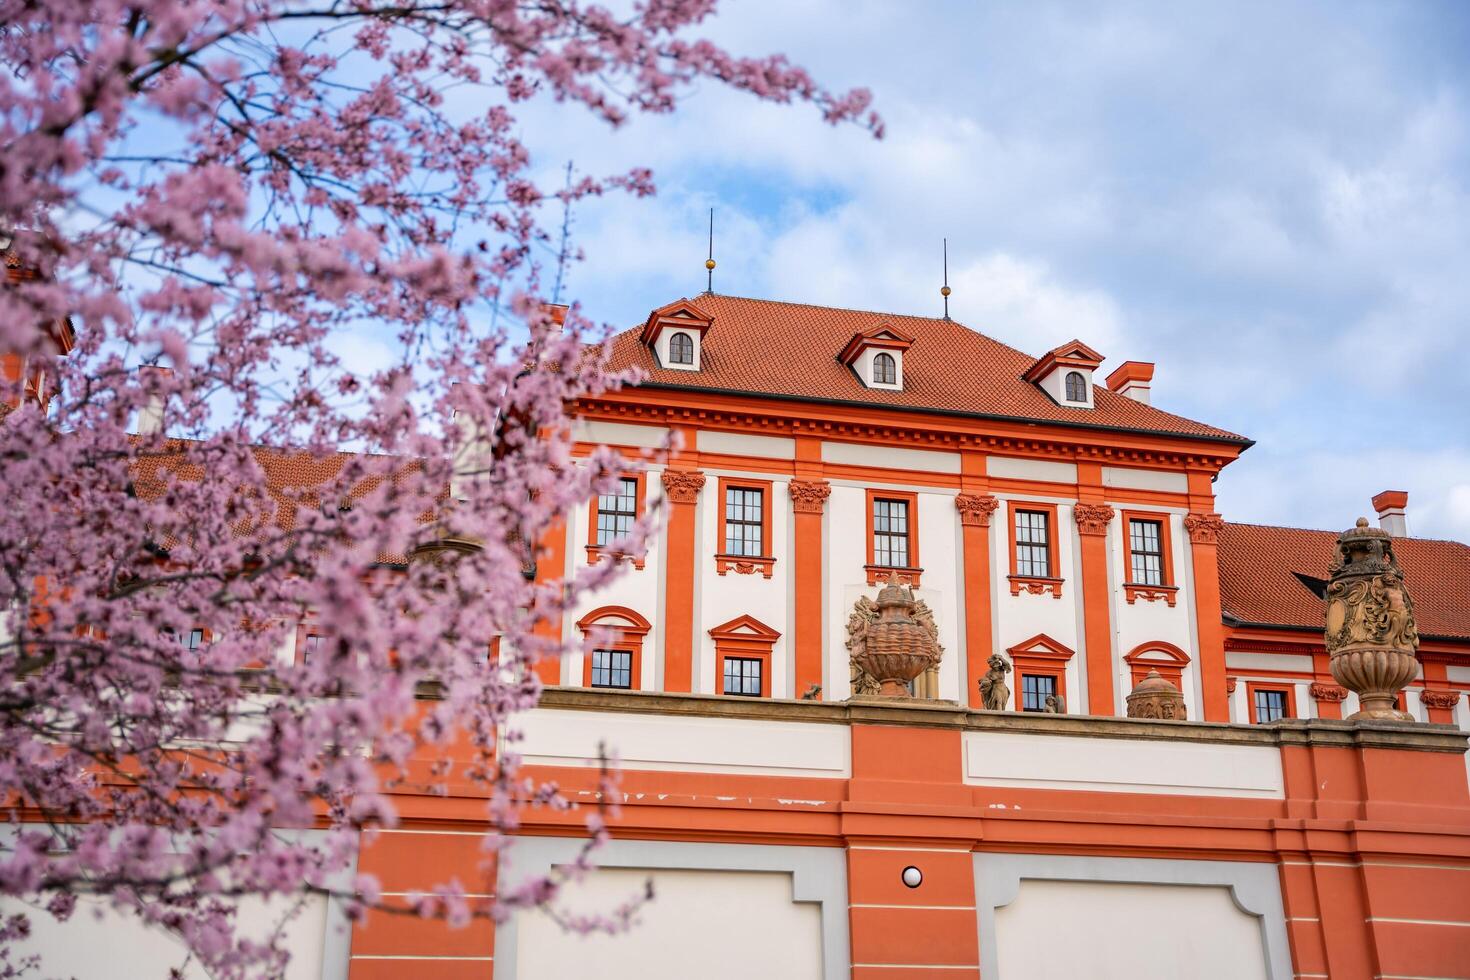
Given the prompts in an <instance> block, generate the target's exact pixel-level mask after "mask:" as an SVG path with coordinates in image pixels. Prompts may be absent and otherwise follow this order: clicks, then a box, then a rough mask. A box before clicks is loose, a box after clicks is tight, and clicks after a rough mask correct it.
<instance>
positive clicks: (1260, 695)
mask: <svg viewBox="0 0 1470 980" xmlns="http://www.w3.org/2000/svg"><path fill="white" fill-rule="evenodd" d="M1285 717H1287V713H1286V692H1285V691H1269V690H1262V689H1261V688H1256V724H1258V725H1264V724H1265V723H1266V722H1268V721H1275V720H1276V719H1278V718H1285Z"/></svg>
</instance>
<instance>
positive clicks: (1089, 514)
mask: <svg viewBox="0 0 1470 980" xmlns="http://www.w3.org/2000/svg"><path fill="white" fill-rule="evenodd" d="M1116 513H1117V511H1115V510H1113V508H1112V507H1110V506H1109V505H1107V504H1078V505H1077V506H1075V507H1073V508H1072V518H1073V520H1075V521H1076V522H1077V531H1078V532H1079V533H1081V534H1094V535H1096V534H1107V533H1108V525H1109V524H1111V523H1112V522H1113V516H1114V515H1115V514H1116Z"/></svg>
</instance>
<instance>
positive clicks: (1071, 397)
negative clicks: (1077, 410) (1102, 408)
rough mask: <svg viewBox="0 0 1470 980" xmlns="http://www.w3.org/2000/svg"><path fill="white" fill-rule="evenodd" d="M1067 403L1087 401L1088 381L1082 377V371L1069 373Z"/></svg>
mask: <svg viewBox="0 0 1470 980" xmlns="http://www.w3.org/2000/svg"><path fill="white" fill-rule="evenodd" d="M1067 401H1069V402H1085V401H1087V379H1086V378H1084V377H1083V376H1082V372H1081V371H1068V372H1067Z"/></svg>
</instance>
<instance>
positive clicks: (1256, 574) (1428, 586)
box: [1219, 523, 1470, 640]
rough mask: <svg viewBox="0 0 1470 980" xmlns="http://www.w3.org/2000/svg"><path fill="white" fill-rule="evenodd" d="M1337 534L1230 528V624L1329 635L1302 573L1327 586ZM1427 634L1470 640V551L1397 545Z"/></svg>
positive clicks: (1225, 568) (1226, 556)
mask: <svg viewBox="0 0 1470 980" xmlns="http://www.w3.org/2000/svg"><path fill="white" fill-rule="evenodd" d="M1338 533H1339V532H1337V531H1309V530H1306V529H1304V528H1296V527H1265V526H1262V525H1259V524H1229V523H1227V524H1226V525H1225V527H1224V528H1223V529H1222V530H1221V531H1220V548H1219V563H1220V605H1221V606H1222V608H1223V611H1224V613H1225V616H1226V618H1227V619H1235V620H1237V621H1240V622H1242V623H1251V624H1264V625H1272V626H1296V627H1311V628H1313V629H1321V628H1322V615H1323V611H1324V609H1323V603H1322V600H1321V599H1319V598H1317V596H1315V595H1313V594H1312V591H1311V590H1310V589H1308V588H1307V586H1306V585H1304V584H1303V583H1302V581H1301V580H1300V579H1299V578H1297V577H1296V574H1294V573H1298V572H1299V573H1301V574H1302V575H1308V576H1311V577H1312V578H1314V579H1326V578H1327V566H1328V564H1329V563H1330V562H1331V561H1332V557H1333V555H1334V554H1335V553H1336V549H1337V535H1338ZM1393 549H1394V554H1396V555H1397V556H1398V559H1399V566H1400V567H1401V568H1402V569H1403V571H1404V582H1405V583H1406V584H1407V585H1408V587H1409V594H1410V595H1411V596H1413V599H1414V612H1415V615H1416V617H1417V619H1418V622H1419V633H1420V635H1421V636H1425V637H1440V638H1452V639H1462V640H1470V545H1465V544H1461V543H1460V542H1458V541H1437V540H1434V539H1431V538H1395V539H1394V543H1393Z"/></svg>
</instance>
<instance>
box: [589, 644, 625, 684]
mask: <svg viewBox="0 0 1470 980" xmlns="http://www.w3.org/2000/svg"><path fill="white" fill-rule="evenodd" d="M592 686H593V687H620V688H623V689H624V690H631V689H632V687H633V654H632V653H631V652H630V651H628V650H593V651H592Z"/></svg>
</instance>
